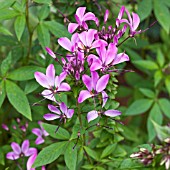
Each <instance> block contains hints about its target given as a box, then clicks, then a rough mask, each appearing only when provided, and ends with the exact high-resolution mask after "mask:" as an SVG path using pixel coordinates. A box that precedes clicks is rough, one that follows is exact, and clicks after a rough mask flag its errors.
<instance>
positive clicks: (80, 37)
mask: <svg viewBox="0 0 170 170" xmlns="http://www.w3.org/2000/svg"><path fill="white" fill-rule="evenodd" d="M86 34H87V32H86V31H83V32H82V33H81V34H79V39H80V41H81V42H82V43H83V44H84V46H86V47H87V42H86ZM79 44H80V43H78V45H79ZM79 46H80V48H81V45H79Z"/></svg>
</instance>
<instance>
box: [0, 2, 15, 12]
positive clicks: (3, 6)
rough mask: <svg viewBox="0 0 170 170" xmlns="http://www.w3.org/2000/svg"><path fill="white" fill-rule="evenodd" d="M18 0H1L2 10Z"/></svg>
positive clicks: (0, 8)
mask: <svg viewBox="0 0 170 170" xmlns="http://www.w3.org/2000/svg"><path fill="white" fill-rule="evenodd" d="M15 1H16V0H1V2H0V10H2V9H3V8H8V7H10V6H11V5H12V4H13V3H14V2H15Z"/></svg>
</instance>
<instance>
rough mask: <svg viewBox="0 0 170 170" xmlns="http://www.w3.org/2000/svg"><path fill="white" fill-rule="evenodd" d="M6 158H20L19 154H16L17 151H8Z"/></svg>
mask: <svg viewBox="0 0 170 170" xmlns="http://www.w3.org/2000/svg"><path fill="white" fill-rule="evenodd" d="M6 158H7V159H11V160H16V159H18V158H19V154H16V153H15V152H8V153H7V154H6Z"/></svg>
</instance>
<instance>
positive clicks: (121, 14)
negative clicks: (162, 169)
mask: <svg viewBox="0 0 170 170" xmlns="http://www.w3.org/2000/svg"><path fill="white" fill-rule="evenodd" d="M124 11H125V7H124V6H122V7H121V9H120V12H119V14H118V19H119V20H120V19H122V17H123V14H124Z"/></svg>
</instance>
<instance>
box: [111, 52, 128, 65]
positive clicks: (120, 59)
mask: <svg viewBox="0 0 170 170" xmlns="http://www.w3.org/2000/svg"><path fill="white" fill-rule="evenodd" d="M125 61H129V57H128V55H127V54H125V53H120V54H118V55H117V56H116V58H115V59H114V61H113V63H112V65H116V64H119V63H122V62H125Z"/></svg>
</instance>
